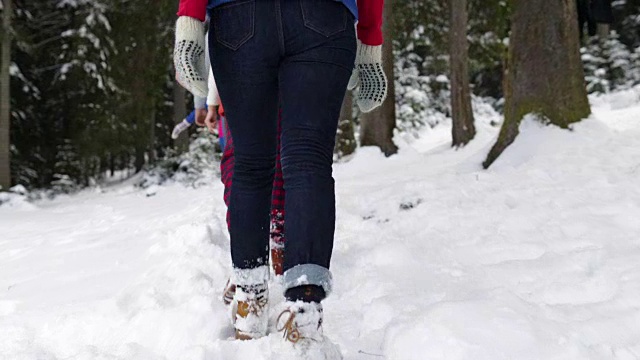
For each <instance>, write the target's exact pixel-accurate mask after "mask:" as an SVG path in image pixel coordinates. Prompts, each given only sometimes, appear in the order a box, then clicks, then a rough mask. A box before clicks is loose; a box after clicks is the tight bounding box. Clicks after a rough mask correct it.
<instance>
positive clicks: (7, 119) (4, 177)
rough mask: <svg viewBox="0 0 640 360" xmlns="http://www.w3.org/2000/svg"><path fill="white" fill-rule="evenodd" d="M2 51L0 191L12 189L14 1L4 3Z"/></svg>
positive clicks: (5, 0) (0, 72)
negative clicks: (12, 43) (12, 25)
mask: <svg viewBox="0 0 640 360" xmlns="http://www.w3.org/2000/svg"><path fill="white" fill-rule="evenodd" d="M2 5H3V6H2V45H1V46H2V49H1V55H0V189H8V188H9V187H11V165H10V159H11V154H10V151H11V147H10V143H11V142H10V137H9V134H10V128H11V111H10V110H11V109H10V106H11V103H10V100H11V95H10V86H9V81H10V75H9V67H10V66H11V37H12V36H11V17H12V15H13V3H12V0H3V2H2Z"/></svg>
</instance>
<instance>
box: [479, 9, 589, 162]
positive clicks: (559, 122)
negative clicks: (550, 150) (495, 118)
mask: <svg viewBox="0 0 640 360" xmlns="http://www.w3.org/2000/svg"><path fill="white" fill-rule="evenodd" d="M512 6H513V18H512V22H511V24H512V27H511V37H510V38H509V55H508V56H509V59H508V61H507V69H506V81H505V98H506V104H505V119H504V124H503V125H502V129H501V131H500V135H499V137H498V141H497V142H496V144H495V145H494V146H493V148H492V149H491V151H490V152H489V156H488V157H487V160H486V161H485V162H484V164H483V165H484V167H485V168H488V167H489V166H490V165H491V164H492V163H493V162H494V161H495V160H496V159H497V158H498V156H500V154H501V153H502V152H503V151H504V150H505V149H506V148H507V147H508V146H509V145H510V144H511V143H513V141H514V140H515V138H516V136H517V135H518V128H519V126H520V122H521V121H522V118H523V117H524V116H525V115H527V114H535V115H537V116H539V118H540V119H541V120H542V121H544V122H548V123H550V124H553V125H556V126H559V127H561V128H565V129H566V128H568V127H569V125H570V124H572V123H575V122H578V121H580V120H582V119H584V118H586V117H587V116H589V114H590V113H591V109H590V107H589V102H588V100H587V91H586V88H585V85H584V72H583V69H582V62H581V60H580V49H579V36H578V26H576V24H577V19H576V17H577V9H576V2H575V0H561V1H558V2H555V3H554V4H553V5H549V4H548V2H547V1H545V0H514V1H513V5H512Z"/></svg>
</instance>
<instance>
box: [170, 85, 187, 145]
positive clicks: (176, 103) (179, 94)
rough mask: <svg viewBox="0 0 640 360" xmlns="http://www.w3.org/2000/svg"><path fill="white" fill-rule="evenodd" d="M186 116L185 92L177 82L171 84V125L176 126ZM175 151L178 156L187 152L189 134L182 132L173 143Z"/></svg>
mask: <svg viewBox="0 0 640 360" xmlns="http://www.w3.org/2000/svg"><path fill="white" fill-rule="evenodd" d="M185 115H187V104H186V102H185V90H184V88H183V87H182V86H180V84H178V82H175V83H174V84H173V124H174V125H177V124H179V123H181V122H182V120H184V117H185ZM173 144H174V146H175V149H176V151H177V152H178V153H179V154H182V153H185V152H187V150H189V132H188V131H184V132H183V133H182V134H180V136H179V137H178V138H177V139H176V140H174V141H173Z"/></svg>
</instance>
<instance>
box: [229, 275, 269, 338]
mask: <svg viewBox="0 0 640 360" xmlns="http://www.w3.org/2000/svg"><path fill="white" fill-rule="evenodd" d="M235 300H236V302H237V304H236V309H235V319H234V320H235V324H234V325H235V328H236V339H238V340H251V339H257V338H260V337H263V336H265V335H266V334H267V327H268V322H269V311H268V310H269V309H268V306H267V305H268V302H269V290H268V287H267V284H266V283H265V284H262V285H254V286H239V285H238V286H236V293H235Z"/></svg>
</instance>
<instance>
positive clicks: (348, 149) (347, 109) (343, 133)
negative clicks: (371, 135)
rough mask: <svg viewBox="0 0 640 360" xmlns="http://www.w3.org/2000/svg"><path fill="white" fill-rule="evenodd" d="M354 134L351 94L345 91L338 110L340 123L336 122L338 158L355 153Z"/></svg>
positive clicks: (336, 151) (336, 150)
mask: <svg viewBox="0 0 640 360" xmlns="http://www.w3.org/2000/svg"><path fill="white" fill-rule="evenodd" d="M357 146H358V144H357V143H356V134H355V129H354V126H353V93H352V92H351V91H347V93H346V94H345V95H344V101H343V102H342V109H340V122H338V133H337V134H336V149H335V153H336V154H337V155H338V158H342V157H344V156H347V155H351V154H353V152H354V151H356V147H357Z"/></svg>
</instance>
